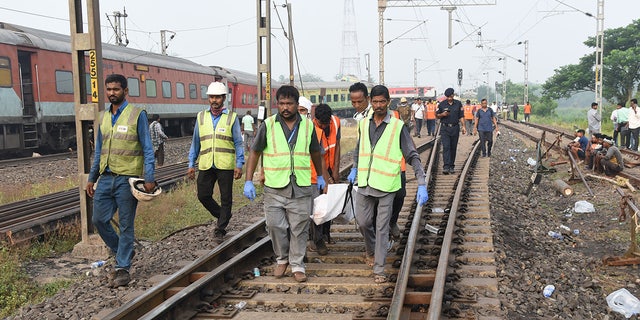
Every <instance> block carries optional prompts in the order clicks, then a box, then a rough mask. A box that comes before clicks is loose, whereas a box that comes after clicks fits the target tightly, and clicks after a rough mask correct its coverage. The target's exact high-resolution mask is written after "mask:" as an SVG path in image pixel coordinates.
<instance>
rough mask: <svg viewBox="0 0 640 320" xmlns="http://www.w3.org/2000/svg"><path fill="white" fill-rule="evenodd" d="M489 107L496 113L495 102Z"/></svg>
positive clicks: (496, 106)
mask: <svg viewBox="0 0 640 320" xmlns="http://www.w3.org/2000/svg"><path fill="white" fill-rule="evenodd" d="M490 108H491V110H493V113H498V105H497V104H495V103H494V104H492V105H491V107H490Z"/></svg>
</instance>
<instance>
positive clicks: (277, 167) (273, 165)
mask: <svg viewBox="0 0 640 320" xmlns="http://www.w3.org/2000/svg"><path fill="white" fill-rule="evenodd" d="M265 127H266V129H267V133H266V137H267V146H266V147H265V148H264V150H263V153H262V157H263V161H262V167H263V169H264V178H265V181H264V184H265V185H266V186H267V187H270V188H284V187H286V186H287V185H288V184H289V181H290V179H289V177H290V176H291V174H293V175H294V176H295V181H296V183H297V185H298V186H301V187H308V186H310V185H311V166H310V165H309V164H310V163H311V155H310V153H309V145H310V144H311V137H312V133H313V130H314V129H313V123H312V122H311V120H309V119H307V118H304V117H303V118H302V120H301V121H300V123H299V124H298V126H297V127H296V128H294V130H295V131H296V132H293V131H292V134H297V138H296V143H295V144H294V146H293V150H291V149H290V147H289V142H288V137H285V135H284V131H283V130H282V126H281V124H280V123H279V122H276V115H273V116H271V117H269V118H267V119H266V120H265Z"/></svg>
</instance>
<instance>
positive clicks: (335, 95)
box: [333, 94, 340, 102]
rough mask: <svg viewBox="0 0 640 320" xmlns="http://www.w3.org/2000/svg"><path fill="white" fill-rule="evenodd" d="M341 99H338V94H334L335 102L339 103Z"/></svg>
mask: <svg viewBox="0 0 640 320" xmlns="http://www.w3.org/2000/svg"><path fill="white" fill-rule="evenodd" d="M339 99H340V98H339V97H338V95H337V94H334V95H333V102H338V101H340V100H339Z"/></svg>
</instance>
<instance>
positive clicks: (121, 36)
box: [106, 8, 129, 47]
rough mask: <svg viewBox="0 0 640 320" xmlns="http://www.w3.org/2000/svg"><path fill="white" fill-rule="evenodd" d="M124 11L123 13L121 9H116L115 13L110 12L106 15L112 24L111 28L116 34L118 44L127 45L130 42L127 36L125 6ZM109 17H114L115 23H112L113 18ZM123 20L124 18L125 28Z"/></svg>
mask: <svg viewBox="0 0 640 320" xmlns="http://www.w3.org/2000/svg"><path fill="white" fill-rule="evenodd" d="M123 12H124V13H121V12H120V11H114V12H113V15H111V16H109V15H108V14H106V16H107V20H108V21H109V24H111V28H112V29H113V31H114V32H115V34H116V38H115V40H116V44H117V45H119V46H123V47H126V46H127V45H128V44H129V39H128V38H127V17H128V15H127V9H126V8H125V9H124V10H123ZM109 17H113V20H114V23H111V19H109ZM122 18H124V19H122ZM122 20H124V28H122Z"/></svg>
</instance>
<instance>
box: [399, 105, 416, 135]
mask: <svg viewBox="0 0 640 320" xmlns="http://www.w3.org/2000/svg"><path fill="white" fill-rule="evenodd" d="M396 111H398V116H399V117H400V120H402V122H404V125H405V126H407V129H409V131H411V128H413V123H411V120H412V111H411V107H410V106H409V104H408V103H407V98H405V97H402V98H400V103H399V104H398V106H397V107H396Z"/></svg>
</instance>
